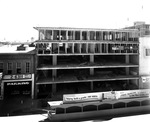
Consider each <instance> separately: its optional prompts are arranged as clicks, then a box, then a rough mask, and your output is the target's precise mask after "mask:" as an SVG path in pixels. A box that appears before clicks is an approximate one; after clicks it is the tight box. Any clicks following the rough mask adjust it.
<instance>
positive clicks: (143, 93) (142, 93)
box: [116, 89, 150, 99]
mask: <svg viewBox="0 0 150 122" xmlns="http://www.w3.org/2000/svg"><path fill="white" fill-rule="evenodd" d="M149 95H150V90H148V89H141V90H129V91H117V92H116V98H117V99H124V98H135V97H149Z"/></svg>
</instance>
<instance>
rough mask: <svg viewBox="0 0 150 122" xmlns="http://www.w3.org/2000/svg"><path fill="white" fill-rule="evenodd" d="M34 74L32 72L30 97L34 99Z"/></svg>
mask: <svg viewBox="0 0 150 122" xmlns="http://www.w3.org/2000/svg"><path fill="white" fill-rule="evenodd" d="M34 80H35V79H34V74H32V81H31V82H32V83H31V98H32V99H34V88H35V83H34Z"/></svg>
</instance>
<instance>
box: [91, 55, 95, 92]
mask: <svg viewBox="0 0 150 122" xmlns="http://www.w3.org/2000/svg"><path fill="white" fill-rule="evenodd" d="M90 62H91V63H94V55H90ZM90 75H94V68H90ZM91 91H93V81H92V82H91Z"/></svg>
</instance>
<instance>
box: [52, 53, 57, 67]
mask: <svg viewBox="0 0 150 122" xmlns="http://www.w3.org/2000/svg"><path fill="white" fill-rule="evenodd" d="M52 60H53V61H52V63H53V66H56V65H57V55H53V59H52Z"/></svg>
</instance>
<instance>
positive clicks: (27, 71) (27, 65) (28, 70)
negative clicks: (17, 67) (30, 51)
mask: <svg viewBox="0 0 150 122" xmlns="http://www.w3.org/2000/svg"><path fill="white" fill-rule="evenodd" d="M26 73H30V63H29V62H26Z"/></svg>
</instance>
